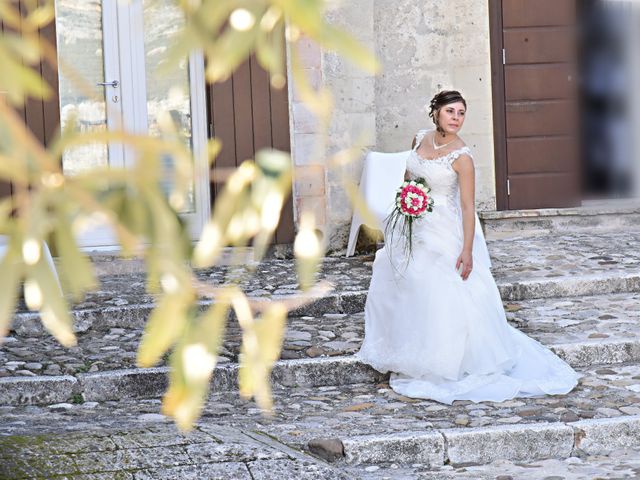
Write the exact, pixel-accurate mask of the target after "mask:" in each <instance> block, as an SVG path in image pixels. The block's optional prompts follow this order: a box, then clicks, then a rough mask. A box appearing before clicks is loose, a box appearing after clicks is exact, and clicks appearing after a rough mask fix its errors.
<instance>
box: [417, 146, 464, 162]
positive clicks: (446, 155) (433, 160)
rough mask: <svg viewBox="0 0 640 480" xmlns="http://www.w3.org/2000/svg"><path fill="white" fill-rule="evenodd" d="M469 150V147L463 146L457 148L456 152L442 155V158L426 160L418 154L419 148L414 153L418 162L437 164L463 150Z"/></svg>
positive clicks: (452, 151)
mask: <svg viewBox="0 0 640 480" xmlns="http://www.w3.org/2000/svg"><path fill="white" fill-rule="evenodd" d="M467 148H469V147H467V146H466V145H464V146H462V147H460V148H456V149H454V150H451V151H450V152H447V153H445V154H443V155H440V156H437V157H435V158H424V157H423V156H422V155H420V154H419V153H418V148H417V147H416V148H415V149H414V150H413V153H415V154H416V157H418V160H420V161H422V162H437V161H438V160H442V159H445V158H447V157H449V156H450V155H451V154H452V153H457V152H459V151H461V150H465V149H467Z"/></svg>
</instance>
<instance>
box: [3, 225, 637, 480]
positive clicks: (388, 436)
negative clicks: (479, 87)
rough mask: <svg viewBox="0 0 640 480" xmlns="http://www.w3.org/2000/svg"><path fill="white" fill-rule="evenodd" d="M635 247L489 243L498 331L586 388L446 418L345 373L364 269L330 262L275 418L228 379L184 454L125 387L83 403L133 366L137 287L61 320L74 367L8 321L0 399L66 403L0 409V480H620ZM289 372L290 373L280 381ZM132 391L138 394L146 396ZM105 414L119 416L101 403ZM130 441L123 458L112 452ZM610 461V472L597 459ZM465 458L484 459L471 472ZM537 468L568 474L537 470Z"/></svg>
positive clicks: (299, 333) (153, 410)
mask: <svg viewBox="0 0 640 480" xmlns="http://www.w3.org/2000/svg"><path fill="white" fill-rule="evenodd" d="M638 240H640V232H625V233H615V232H613V233H612V232H608V233H606V234H605V233H599V234H586V233H572V234H562V235H558V234H556V235H547V236H545V237H528V238H524V237H523V238H515V239H509V240H493V241H490V242H489V250H490V252H491V254H492V259H493V272H494V275H495V278H496V280H497V282H498V285H499V287H500V289H501V293H502V294H503V298H504V299H505V302H504V304H505V310H506V312H507V318H508V320H509V321H510V323H511V324H512V325H514V326H516V327H517V328H520V329H521V330H523V331H524V332H525V333H526V334H528V335H530V336H532V337H533V338H536V339H537V340H539V341H541V342H542V343H544V344H547V345H549V346H551V348H552V349H553V350H555V351H556V352H557V353H558V354H559V355H560V356H562V357H564V358H565V359H567V361H569V362H570V363H571V364H572V365H574V366H577V367H578V369H579V370H580V371H581V372H583V373H584V375H585V376H584V378H583V379H581V381H580V385H579V386H578V387H577V388H576V389H575V390H574V391H572V392H571V393H569V394H568V395H566V396H547V397H541V398H521V399H515V400H511V401H507V402H501V403H493V402H482V403H479V404H475V403H473V402H464V401H458V402H454V405H452V406H446V405H443V404H439V403H437V402H433V401H428V400H419V399H409V398H406V397H402V396H399V395H397V394H395V393H394V392H393V391H392V390H390V389H389V386H388V384H387V383H386V382H385V381H384V378H386V377H385V376H380V375H374V374H373V373H375V372H373V373H372V372H368V371H364V369H363V368H362V366H361V365H360V366H358V365H356V364H355V363H353V362H352V361H351V360H350V357H349V355H350V354H352V353H353V352H354V351H356V350H357V349H358V347H359V345H360V342H361V341H362V337H363V314H362V308H363V305H364V300H365V298H366V289H367V287H368V283H369V278H370V269H371V262H372V260H373V257H372V256H364V257H358V258H352V259H344V258H338V257H329V258H327V259H325V261H324V264H323V268H322V272H321V275H320V277H321V278H323V279H325V280H327V281H329V282H330V283H331V284H333V285H334V287H335V290H334V293H333V294H331V295H329V296H328V297H326V298H324V299H322V300H321V301H318V302H316V303H315V304H314V305H312V306H309V307H305V309H299V310H298V311H297V312H293V314H292V316H291V318H290V319H289V322H288V327H287V335H286V339H285V345H284V350H283V353H282V359H284V360H285V361H284V362H281V363H282V365H281V366H280V367H278V368H279V369H280V370H279V372H280V373H278V375H280V376H281V377H282V378H281V379H280V380H283V381H280V382H276V383H275V384H274V401H275V410H274V415H273V416H271V417H269V416H264V415H263V413H262V412H260V410H259V409H257V408H256V406H255V404H254V403H253V402H251V401H245V400H242V399H240V398H239V395H238V393H237V391H236V390H235V389H232V390H231V391H227V390H226V388H228V387H229V386H230V385H232V383H233V382H234V377H233V375H231V374H229V373H224V374H223V376H224V375H226V377H225V378H224V379H223V381H222V382H221V383H215V384H216V385H218V388H220V386H221V385H224V386H225V389H224V390H218V391H215V393H213V394H212V395H211V398H210V400H209V401H208V403H207V405H206V408H205V410H204V412H203V416H202V419H201V421H200V422H199V424H198V430H197V432H198V435H201V436H202V435H204V436H205V437H206V439H204V437H194V438H193V439H189V440H185V438H184V437H182V436H181V435H179V434H177V433H176V431H175V427H174V426H173V424H172V423H171V422H169V421H168V420H167V419H166V418H165V417H163V416H161V415H160V414H159V410H160V406H159V400H158V399H157V398H151V399H146V400H136V399H134V398H133V396H128V395H129V394H130V393H131V392H133V391H134V390H135V388H134V389H133V390H131V388H132V385H133V384H131V382H134V383H135V382H136V381H138V380H136V378H137V377H135V376H134V377H132V379H131V380H129V383H130V384H131V385H129V386H128V387H127V388H128V389H129V390H128V389H127V388H123V389H122V390H118V388H116V387H112V386H113V385H119V384H118V381H117V380H116V381H114V380H113V379H111V380H109V382H114V383H104V382H107V380H106V377H105V378H104V382H103V383H104V384H101V385H98V383H100V382H101V381H103V380H101V378H102V377H101V376H104V375H112V374H111V373H108V372H109V371H112V370H119V369H123V368H131V367H132V366H134V363H135V352H136V349H137V344H138V342H139V338H140V336H141V332H142V328H143V326H144V321H145V318H146V316H147V315H148V312H149V309H150V308H151V307H152V304H153V301H154V297H153V296H152V295H149V294H147V293H145V287H144V278H143V276H142V275H140V274H130V275H111V276H104V277H102V281H103V284H102V286H101V288H100V291H98V292H95V293H93V294H91V295H90V296H89V297H88V298H87V299H86V301H84V302H83V303H81V304H79V305H77V306H76V310H75V316H76V319H77V320H78V321H77V325H76V329H77V331H78V332H79V334H78V339H79V344H78V346H77V347H74V348H72V349H68V350H67V349H64V348H62V347H60V346H59V345H57V343H56V342H55V341H54V340H52V339H51V338H50V337H49V336H48V334H46V333H45V332H43V331H42V329H41V328H40V327H39V325H38V324H39V321H38V320H37V318H35V317H36V316H35V315H33V314H29V313H26V312H24V305H22V306H21V307H20V309H19V310H20V311H21V312H20V313H19V314H18V316H17V317H18V318H17V321H16V322H15V323H14V327H15V329H14V330H13V331H12V332H10V334H9V336H8V337H7V338H6V339H5V342H4V343H3V344H2V345H1V346H0V381H3V382H4V381H5V380H6V381H8V382H5V384H4V385H3V388H4V389H5V392H6V391H8V390H7V389H12V388H13V389H15V388H16V386H15V385H14V382H16V381H20V382H22V381H28V382H31V381H32V380H33V381H34V382H41V383H42V382H44V383H42V386H41V387H39V388H41V389H42V388H44V389H45V390H46V389H47V388H48V387H47V385H49V384H48V383H47V382H48V381H49V379H50V380H51V381H54V380H55V381H57V382H62V383H64V382H67V383H69V382H70V381H71V383H69V385H66V387H65V388H63V389H61V392H66V393H64V395H62V394H61V395H58V396H57V397H56V396H52V397H50V398H56V400H55V402H65V403H55V404H53V405H48V406H47V405H45V406H11V405H5V406H0V418H2V422H0V479H1V478H74V479H81V478H82V479H84V478H125V479H139V478H198V479H200V478H239V479H243V478H252V479H257V478H274V479H279V478H287V479H290V478H365V479H370V478H371V479H373V478H393V479H396V478H424V479H427V478H428V479H441V478H442V479H446V478H502V480H508V479H509V478H518V479H519V478H525V479H526V478H536V479H537V478H545V475H546V476H548V477H549V478H550V479H551V478H553V479H554V480H557V479H558V478H561V477H560V476H563V477H566V478H574V477H575V478H583V477H580V475H582V474H585V475H586V473H585V472H590V473H589V475H591V474H593V475H601V477H602V478H633V475H635V474H636V473H637V469H638V462H635V463H634V462H633V461H631V460H630V459H631V458H633V457H632V456H633V454H634V453H637V451H636V450H633V448H640V443H639V442H638V438H640V367H639V366H638V364H639V362H640V339H639V338H638V337H639V335H638V333H639V332H640V327H639V326H638V325H639V323H638V320H639V317H640V301H639V300H640V261H639V259H640V254H639V253H638V249H637V245H639V244H640V243H638ZM256 269H257V276H256V277H255V278H251V279H249V280H246V281H244V283H243V287H244V288H245V290H246V291H247V292H248V293H249V295H251V296H254V297H260V298H265V299H268V298H278V297H292V296H295V295H298V294H299V293H300V292H299V290H298V286H297V283H296V281H295V272H294V265H293V263H292V262H291V261H287V260H277V259H271V260H268V261H267V262H265V263H264V264H261V265H258V266H256ZM246 271H247V268H245V267H220V268H216V269H209V270H203V271H200V272H199V275H200V278H201V279H202V280H203V281H206V282H208V283H211V284H222V283H224V282H226V281H228V280H229V279H230V278H232V277H234V276H235V277H237V276H242V275H244V274H245V273H246ZM578 283H579V284H580V285H579V286H578V287H579V288H578V287H576V285H578ZM616 292H618V293H616ZM554 297H556V298H554ZM239 340H240V332H239V330H238V328H237V326H236V325H235V321H233V320H231V321H230V328H229V330H228V332H227V337H226V341H225V345H224V348H223V350H222V351H221V357H220V363H221V369H222V370H224V369H225V365H226V366H228V367H230V369H229V372H231V371H232V370H233V368H236V367H235V362H236V361H237V352H238V345H239ZM323 357H324V358H323ZM326 357H331V358H326ZM325 360H328V361H329V362H324V361H325ZM307 361H308V362H309V363H308V364H307V363H305V362H307ZM287 362H291V365H289V364H287ZM296 362H301V363H296ZM323 362H324V363H323ZM330 362H334V363H330ZM295 369H298V370H300V371H299V372H298V373H295V372H293V373H292V371H293V370H295ZM331 369H334V370H335V371H334V370H331ZM303 370H304V372H303ZM225 371H226V370H225ZM101 372H107V373H101ZM123 372H124V371H123ZM274 372H275V371H274ZM85 373H89V374H91V375H93V376H95V378H94V377H91V379H89V380H90V383H91V384H92V385H93V387H92V388H94V390H95V391H93V393H92V395H93V396H91V395H89V396H85V397H84V398H83V396H82V395H80V394H79V393H78V392H79V391H82V392H86V391H87V390H86V389H85V390H82V389H80V390H79V389H77V388H76V387H78V386H80V383H81V382H82V381H83V380H82V378H88V377H89V376H90V375H89V376H87V375H84V374H85ZM61 374H70V375H74V376H77V377H78V381H77V384H73V382H75V381H76V379H75V378H74V377H57V375H61ZM136 375H137V374H136ZM153 375H155V376H153ZM153 375H152V377H153V378H152V379H151V380H145V381H151V382H152V383H153V382H155V383H153V388H152V390H153V392H155V393H153V395H152V396H155V395H157V394H158V393H159V392H161V391H162V390H163V389H164V385H165V384H166V383H165V382H166V378H165V376H166V370H162V369H158V371H157V372H155V374H153ZM322 376H326V378H324V379H323V378H321V377H322ZM348 376H350V377H349V378H347V377H348ZM2 377H4V378H2ZM98 377H101V378H98ZM312 377H313V378H312ZM316 377H318V378H316ZM150 378H151V377H150ZM20 379H22V380H20ZM301 379H302V380H309V381H308V382H305V381H301ZM358 382H368V383H358ZM16 385H17V384H16ZM73 385H75V386H73ZM82 385H85V384H82ZM87 385H88V384H87ZM122 385H123V386H124V384H122ZM141 385H142V386H140V388H145V389H146V388H147V386H145V385H147V383H141ZM283 385H287V386H286V387H284V386H283ZM296 385H297V386H296ZM133 387H135V385H133ZM83 388H84V387H83ZM107 388H110V389H112V390H113V392H111V395H104V390H105V389H107ZM114 388H115V389H114ZM140 388H138V390H139V389H140ZM136 391H137V390H136ZM74 392H75V394H74ZM101 392H102V393H101ZM14 393H15V392H14ZM136 395H137V394H136ZM147 396H149V395H147ZM120 397H122V399H119V398H120ZM43 398H44V397H43ZM112 398H113V399H119V400H113V401H111V400H108V399H112ZM94 399H96V400H97V401H87V400H94ZM52 402H53V400H50V401H49V403H52ZM0 403H2V402H0ZM9 403H11V402H9ZM14 403H18V404H19V403H25V402H23V401H19V402H14ZM27 403H28V402H27ZM594 422H595V423H594ZM611 422H613V423H611ZM149 429H151V430H149ZM214 430H215V433H213V432H214ZM585 432H587V433H585ZM74 435H75V437H74ZM585 435H586V437H587V440H584V439H583V437H584V436H585ZM69 436H71V437H69ZM465 436H466V437H465ZM134 437H135V440H134V441H133V444H127V441H126V440H131V438H134ZM467 437H468V438H467ZM69 438H71V439H70V440H69V442H67V439H69ZM141 438H146V440H140V439H141ZM319 438H320V439H327V438H332V439H339V445H341V446H342V448H344V454H345V455H346V457H345V459H346V460H347V462H350V463H344V461H345V460H344V459H343V460H340V459H339V460H338V462H337V464H336V463H333V464H328V463H325V462H323V461H320V460H318V459H317V458H315V457H312V456H310V455H309V451H308V450H309V441H311V440H317V439H319ZM460 438H467V441H468V442H471V443H470V444H469V445H471V446H472V448H471V447H468V448H467V449H466V450H465V449H464V448H463V449H462V450H461V452H462V453H460V451H458V453H456V452H455V444H456V443H455V442H456V441H460ZM505 438H506V439H508V443H509V444H510V445H514V446H513V449H512V450H509V448H510V447H509V445H507V446H506V447H505V448H507V450H509V451H510V452H511V453H509V454H504V459H506V460H504V459H503V460H499V461H495V458H494V456H495V455H496V454H501V453H504V452H502V451H501V450H500V449H499V448H498V449H496V448H495V445H497V444H499V442H500V441H504V439H505ZM61 439H62V441H61ZM443 439H446V441H445V440H443ZM456 439H457V440H456ZM469 439H471V440H469ZM501 439H502V440H501ZM594 439H595V440H594ZM144 441H146V442H147V444H144ZM580 441H583V446H584V445H587V446H588V445H592V447H593V445H594V442H595V444H597V445H596V447H593V448H592V449H591V450H589V448H588V447H585V449H582V448H579V444H580ZM43 442H44V443H43ZM61 442H62V443H61ZM118 442H121V443H118ZM122 442H124V443H122ZM140 442H142V443H143V444H142V445H141V444H140ZM443 442H445V443H443ZM474 442H475V443H474ZM496 442H497V443H496ZM584 442H586V444H584ZM589 442H591V443H589ZM463 443H464V441H463ZM43 444H46V445H49V446H51V448H53V446H59V444H61V445H63V446H64V445H73V448H71V447H69V448H70V450H68V451H64V452H59V451H56V450H55V449H53V450H47V448H44V449H43V448H42V446H43ZM104 444H108V445H112V446H113V445H115V447H112V448H105V447H104ZM333 445H334V446H335V444H333ZM609 446H610V449H611V450H612V451H611V452H610V453H611V456H609V457H598V456H594V454H600V453H602V452H600V451H599V450H598V449H602V448H605V447H606V448H609ZM623 447H625V448H627V447H628V448H630V449H631V450H628V449H627V450H625V449H624V448H623ZM34 448H35V449H36V450H35V451H33V449H34ZM16 449H17V450H16ZM483 449H484V450H483ZM487 449H488V450H487ZM514 449H515V450H514ZM212 451H213V452H214V453H211V452H212ZM479 451H480V452H482V451H484V452H485V453H483V454H482V455H485V454H486V455H485V456H482V457H479V456H478V455H480V454H478V453H477V452H479ZM201 452H207V453H205V454H204V456H203V455H202V454H201ZM225 452H226V453H225ZM230 452H231V453H230ZM314 452H315V453H316V454H318V452H317V451H315V450H314ZM319 454H320V455H325V454H326V452H325V453H322V452H321V453H319ZM207 455H208V456H207ZM376 455H377V456H376ZM394 455H395V456H394ZM456 455H458V456H456ZM465 455H466V456H465ZM474 455H475V456H474ZM536 455H537V456H536ZM32 457H33V458H32ZM547 457H559V458H566V457H569V458H568V459H567V460H544V461H538V460H536V461H534V459H537V458H547ZM340 458H342V457H340ZM447 458H448V459H449V460H450V461H451V465H447V464H446V460H447ZM509 459H510V460H511V461H507V460H509ZM469 461H473V463H481V464H484V465H483V466H482V467H471V466H468V465H466V463H469ZM16 462H17V463H16ZM554 462H555V463H554ZM34 466H35V467H34ZM40 467H42V468H45V469H48V470H46V471H45V470H38V468H40ZM2 469H4V470H2ZM8 469H13V470H8ZM554 469H556V470H554ZM615 472H619V475H618V476H617V477H616V476H615V475H616V473H615ZM547 474H548V475H547ZM3 475H4V476H3ZM55 475H58V477H56V476H55ZM500 475H502V476H500ZM536 475H538V476H536ZM554 475H555V476H554ZM610 475H611V477H609V476H610Z"/></svg>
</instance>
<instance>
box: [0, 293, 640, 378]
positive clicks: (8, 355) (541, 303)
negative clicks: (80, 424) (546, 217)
mask: <svg viewBox="0 0 640 480" xmlns="http://www.w3.org/2000/svg"><path fill="white" fill-rule="evenodd" d="M504 307H505V310H506V313H507V318H508V320H509V321H510V322H511V324H512V325H514V326H515V327H517V328H520V329H521V330H522V331H524V332H525V333H526V334H527V335H530V336H532V337H533V338H535V339H536V340H538V341H540V342H542V343H543V344H545V345H550V346H551V347H552V348H553V349H554V350H555V351H556V352H558V353H559V354H560V355H562V356H563V357H565V358H566V359H567V360H568V361H569V362H570V363H572V364H574V365H588V364H591V363H617V362H625V361H633V360H640V351H638V344H639V342H640V293H633V294H611V295H598V296H582V297H566V298H551V299H536V300H527V301H519V302H518V301H507V302H504ZM143 327H144V325H143V322H140V324H139V325H138V326H135V327H128V328H122V327H117V328H110V329H104V330H103V329H98V328H92V329H87V330H86V331H84V332H80V333H78V345H77V346H76V347H72V348H70V349H67V348H64V347H62V346H61V345H60V344H59V343H58V342H57V341H56V340H55V339H54V338H53V337H51V336H50V335H48V334H47V335H45V336H38V335H34V332H33V331H31V330H28V329H26V331H23V330H25V329H18V331H16V332H13V334H12V335H11V336H10V337H7V338H6V339H5V340H4V343H3V346H2V348H1V349H0V377H8V376H27V377H29V376H36V375H78V374H82V373H94V372H101V371H108V370H117V369H130V368H134V367H135V359H136V351H137V348H138V344H139V341H140V338H141V337H142V331H143ZM363 338H364V315H363V313H362V312H360V313H356V314H351V315H348V314H341V313H325V314H323V315H320V316H317V317H313V316H303V317H291V318H290V319H289V321H288V323H287V330H286V332H285V339H284V344H283V351H282V355H281V359H283V360H287V359H298V358H316V357H320V356H344V355H351V354H353V353H355V352H356V351H357V350H358V348H359V347H360V344H361V342H362V340H363ZM240 342H241V330H240V328H239V326H238V324H237V322H235V321H233V320H231V321H229V322H228V327H227V331H226V334H225V340H224V343H223V347H222V349H221V351H220V357H219V360H218V361H219V363H220V364H226V363H229V362H236V361H237V359H238V352H239V349H240Z"/></svg>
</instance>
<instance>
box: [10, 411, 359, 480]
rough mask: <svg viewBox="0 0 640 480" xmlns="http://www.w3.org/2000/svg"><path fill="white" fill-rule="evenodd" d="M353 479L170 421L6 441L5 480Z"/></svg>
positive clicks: (285, 453)
mask: <svg viewBox="0 0 640 480" xmlns="http://www.w3.org/2000/svg"><path fill="white" fill-rule="evenodd" d="M22 478H40V479H51V478H65V479H77V480H80V479H98V480H101V479H104V480H107V479H109V480H112V479H123V480H124V479H126V480H143V479H144V480H151V479H153V480H158V479H160V480H162V479H166V480H169V479H193V480H201V479H225V480H227V479H228V480H232V479H233V480H257V479H264V480H271V479H275V480H277V479H291V478H295V479H303V480H307V479H308V480H311V479H317V478H327V479H335V480H339V479H340V480H346V479H348V478H351V477H349V476H347V475H345V474H344V473H341V472H340V471H339V470H337V469H335V468H333V467H331V466H330V465H327V464H324V463H323V462H321V461H319V460H317V459H315V458H312V457H310V456H309V455H305V454H303V453H301V452H296V451H294V450H292V449H289V448H287V447H285V446H284V445H281V444H279V443H278V442H275V441H273V440H272V439H270V438H268V437H265V436H262V435H258V434H254V433H252V432H243V431H241V430H238V429H235V428H230V427H218V426H216V425H201V426H199V427H197V428H196V429H195V430H194V431H192V432H189V433H184V434H183V433H180V432H178V431H177V430H176V429H175V427H173V426H172V425H167V424H166V423H165V422H158V421H153V420H151V419H150V420H149V421H147V422H146V425H144V424H140V425H138V426H137V427H135V428H126V429H121V430H95V429H94V430H90V431H86V432H83V433H80V434H77V433H75V434H74V433H59V432H58V433H52V434H46V433H42V432H41V433H40V434H39V435H38V436H37V437H15V436H14V437H0V479H12V480H17V479H22Z"/></svg>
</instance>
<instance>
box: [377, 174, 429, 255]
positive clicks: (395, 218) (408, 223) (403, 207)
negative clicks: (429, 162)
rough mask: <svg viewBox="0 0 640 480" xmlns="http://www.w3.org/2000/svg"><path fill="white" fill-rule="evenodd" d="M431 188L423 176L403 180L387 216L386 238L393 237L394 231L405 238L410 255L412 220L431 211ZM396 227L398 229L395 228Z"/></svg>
mask: <svg viewBox="0 0 640 480" xmlns="http://www.w3.org/2000/svg"><path fill="white" fill-rule="evenodd" d="M430 192H431V189H430V188H429V187H428V186H427V182H426V181H425V179H424V178H418V179H416V180H411V181H409V182H404V183H403V184H402V185H400V187H399V188H398V191H397V192H396V203H395V206H394V208H393V211H392V212H391V213H390V214H389V216H388V217H387V221H386V224H387V231H388V230H389V229H390V232H389V231H388V232H387V233H388V235H387V236H388V238H389V239H391V238H392V237H393V234H394V232H396V231H399V233H400V234H401V235H402V236H403V237H404V238H405V239H406V242H405V245H406V248H407V252H408V253H409V255H411V247H412V243H411V239H412V235H413V222H415V221H416V219H418V218H421V217H423V216H424V214H425V213H426V212H431V211H433V198H431V196H430V195H429V193H430ZM396 227H398V230H396Z"/></svg>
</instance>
